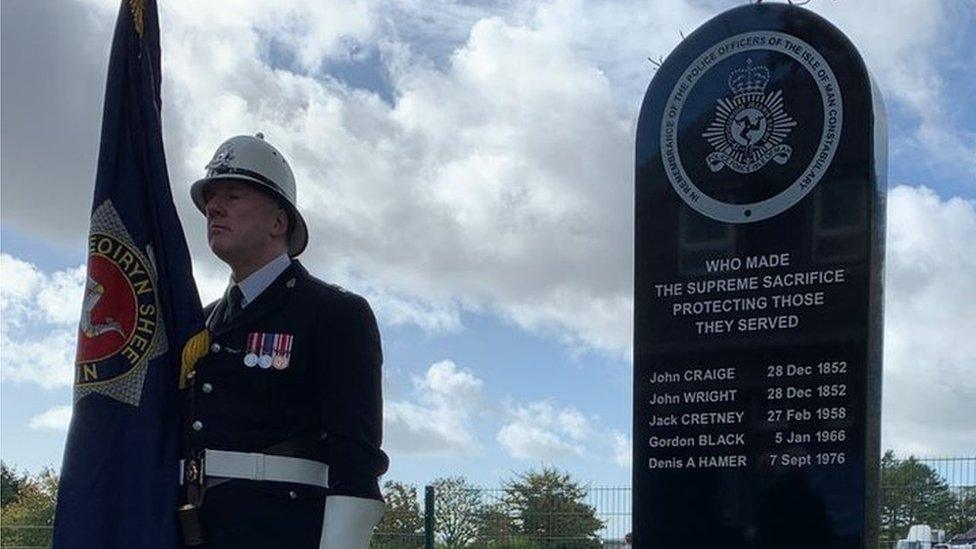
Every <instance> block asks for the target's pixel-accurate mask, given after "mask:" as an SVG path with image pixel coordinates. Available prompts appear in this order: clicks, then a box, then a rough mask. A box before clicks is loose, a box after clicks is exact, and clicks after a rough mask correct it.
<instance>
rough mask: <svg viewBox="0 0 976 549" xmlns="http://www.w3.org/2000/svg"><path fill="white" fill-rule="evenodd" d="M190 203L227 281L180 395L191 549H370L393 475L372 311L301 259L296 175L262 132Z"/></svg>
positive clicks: (220, 158) (218, 158)
mask: <svg viewBox="0 0 976 549" xmlns="http://www.w3.org/2000/svg"><path fill="white" fill-rule="evenodd" d="M191 195H192V197H193V201H194V203H195V204H196V205H197V207H198V208H199V209H200V210H201V211H202V212H203V213H204V214H205V215H206V217H207V236H208V241H209V244H210V248H211V249H212V250H213V252H214V254H216V255H217V257H219V258H220V259H221V260H222V261H224V262H225V263H227V264H228V265H229V266H230V268H231V270H232V277H231V284H230V285H229V287H228V289H227V291H226V293H225V294H224V297H223V298H222V299H220V300H219V301H217V302H216V303H212V304H210V305H209V306H207V308H206V309H205V314H206V315H207V327H208V329H209V331H210V334H211V340H210V341H211V344H210V352H209V353H208V354H207V355H206V356H204V357H203V358H201V359H200V360H199V361H198V362H197V364H196V367H195V369H194V371H193V372H192V373H191V374H190V375H189V376H188V377H189V380H188V382H187V383H188V387H187V389H186V391H185V392H184V447H185V452H184V455H185V458H186V459H185V460H184V466H183V475H182V478H183V484H184V486H186V489H187V500H186V503H187V504H186V505H184V506H183V508H182V509H181V519H182V520H183V521H184V533H185V534H186V536H185V537H186V541H187V543H188V545H200V544H201V543H204V544H205V546H206V547H208V548H223V547H234V548H238V547H262V548H263V547H287V548H303V547H308V548H312V547H328V548H329V549H352V548H359V547H363V548H365V547H366V546H367V545H368V542H369V536H370V533H371V531H372V528H373V526H374V525H375V524H376V523H377V522H378V521H379V519H380V517H381V516H382V511H383V504H382V500H381V497H380V492H379V486H378V480H377V479H378V477H379V475H381V474H382V473H384V472H385V471H386V468H387V466H388V460H387V457H386V455H385V454H384V453H383V451H382V450H380V443H381V438H382V396H381V387H380V366H381V363H382V352H381V350H380V336H379V331H378V330H377V327H376V320H375V319H374V317H373V313H372V311H371V310H370V308H369V305H368V304H367V303H366V300H364V299H363V298H362V297H360V296H358V295H355V294H353V293H350V292H347V291H345V290H343V289H341V288H339V287H336V286H332V285H329V284H326V283H323V282H321V281H319V280H317V279H316V278H314V277H312V276H311V275H309V273H308V272H307V271H306V270H305V268H304V267H303V266H302V265H301V264H300V263H299V262H298V261H297V260H295V259H294V257H296V256H297V255H299V254H300V253H301V252H302V250H304V249H305V246H306V243H307V241H308V231H307V229H306V225H305V221H304V219H303V218H302V215H301V213H299V211H298V209H297V207H296V201H295V180H294V176H293V175H292V171H291V168H290V167H289V165H288V162H287V161H286V160H285V158H284V157H283V156H282V155H281V153H280V152H279V151H277V150H276V149H275V148H274V147H272V146H271V145H270V144H268V143H267V142H266V141H264V139H263V136H262V135H261V134H257V136H256V137H255V136H247V135H242V136H237V137H232V138H231V139H229V140H227V141H226V142H224V143H223V144H222V145H221V146H220V148H218V149H217V152H216V153H215V155H214V158H213V160H212V161H211V162H210V163H209V164H208V165H207V174H206V177H204V178H203V179H200V180H199V181H197V182H195V183H194V184H193V186H192V189H191Z"/></svg>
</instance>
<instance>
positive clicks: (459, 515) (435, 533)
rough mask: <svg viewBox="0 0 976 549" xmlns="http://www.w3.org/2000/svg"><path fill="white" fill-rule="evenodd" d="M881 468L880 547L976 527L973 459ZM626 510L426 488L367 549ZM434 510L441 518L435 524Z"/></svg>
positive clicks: (3, 540)
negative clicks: (918, 527)
mask: <svg viewBox="0 0 976 549" xmlns="http://www.w3.org/2000/svg"><path fill="white" fill-rule="evenodd" d="M882 470H883V474H882V479H881V492H882V493H881V500H882V504H881V508H880V509H879V516H880V523H881V537H880V541H879V549H891V547H892V546H893V545H894V542H895V541H897V540H898V539H899V538H901V537H902V536H904V535H905V533H906V532H907V530H908V527H909V526H911V525H912V524H929V525H930V526H932V527H934V528H942V529H944V530H946V533H947V535H948V536H949V537H951V536H952V535H953V534H956V533H959V532H962V531H964V530H966V529H968V528H971V527H973V526H976V457H967V458H928V459H917V460H916V459H908V460H894V459H892V460H891V461H888V462H887V463H886V466H885V467H884V468H883V469H882ZM459 502H460V503H459ZM630 506H631V490H630V488H629V487H594V486H584V490H583V494H582V497H581V498H579V499H578V500H574V501H568V500H567V498H562V497H559V496H550V497H548V499H547V498H546V497H541V498H535V499H534V500H532V499H531V498H529V501H526V500H522V501H519V502H514V503H513V501H512V495H511V494H510V493H508V492H507V491H506V490H505V489H503V488H478V489H472V490H466V491H465V493H464V494H462V497H460V498H457V497H455V498H452V499H451V500H450V501H447V502H445V500H444V498H443V497H439V495H438V494H437V493H436V492H435V490H434V489H433V487H430V486H428V487H427V489H426V490H425V492H424V496H423V500H422V501H418V502H417V505H416V506H415V508H414V509H412V510H411V509H407V510H406V511H401V512H403V513H404V516H402V517H397V516H396V515H395V514H392V515H388V517H387V518H388V519H393V520H387V519H384V524H388V525H389V524H392V525H394V526H396V525H400V527H396V528H392V529H390V528H388V529H386V530H378V531H377V532H376V534H375V535H374V537H373V544H372V545H373V547H375V548H381V549H423V548H431V549H433V548H437V549H448V548H454V547H468V548H472V549H481V548H512V549H536V548H539V549H542V548H545V549H557V548H560V549H561V548H565V549H584V548H586V549H590V548H593V549H597V548H599V549H617V548H619V547H621V546H622V545H623V538H624V535H625V534H626V533H627V532H629V531H630V529H631V517H630ZM438 508H441V515H440V518H441V520H440V521H435V518H437V512H438ZM407 515H409V516H407ZM448 519H450V520H448ZM50 539H51V527H50V526H49V525H26V526H23V525H10V524H0V548H3V549H38V548H44V547H49V546H50Z"/></svg>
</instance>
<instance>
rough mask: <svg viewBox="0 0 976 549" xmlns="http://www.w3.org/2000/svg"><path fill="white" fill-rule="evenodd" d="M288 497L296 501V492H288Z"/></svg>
mask: <svg viewBox="0 0 976 549" xmlns="http://www.w3.org/2000/svg"><path fill="white" fill-rule="evenodd" d="M288 497H290V498H291V499H298V492H296V491H294V490H288Z"/></svg>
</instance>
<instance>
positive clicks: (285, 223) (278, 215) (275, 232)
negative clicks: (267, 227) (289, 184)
mask: <svg viewBox="0 0 976 549" xmlns="http://www.w3.org/2000/svg"><path fill="white" fill-rule="evenodd" d="M276 206H278V207H277V208H275V213H274V216H275V217H274V222H273V223H272V225H271V234H272V236H275V237H279V236H280V237H282V238H285V237H286V236H287V235H288V229H289V227H291V214H290V212H289V211H288V209H287V208H282V207H281V206H279V205H277V204H276Z"/></svg>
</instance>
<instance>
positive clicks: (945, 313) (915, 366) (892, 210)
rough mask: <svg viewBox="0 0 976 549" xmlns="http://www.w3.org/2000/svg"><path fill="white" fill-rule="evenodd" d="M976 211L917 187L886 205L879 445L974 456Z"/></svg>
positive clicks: (900, 191)
mask: <svg viewBox="0 0 976 549" xmlns="http://www.w3.org/2000/svg"><path fill="white" fill-rule="evenodd" d="M974 242H976V203H974V202H973V201H971V200H963V199H960V198H952V199H949V200H943V199H941V198H939V197H938V196H937V195H936V194H935V193H934V192H933V191H932V190H930V189H928V188H925V187H906V186H901V187H896V188H895V189H893V190H892V191H891V193H890V195H889V198H888V242H887V246H888V254H887V266H886V267H887V277H886V289H885V290H886V308H885V370H884V405H883V409H882V413H883V439H884V441H883V442H884V445H885V447H886V448H893V449H895V450H897V451H899V452H902V453H909V452H913V453H916V454H921V455H934V454H951V455H972V454H973V452H976V423H974V422H973V421H972V418H973V414H974V412H976V407H974V404H973V403H974V402H976V376H974V375H973V368H974V366H976V338H973V334H974V333H976V313H974V312H973V308H972V303H973V302H974V301H976V275H974V273H976V255H974V254H973V249H974V248H973V243H974Z"/></svg>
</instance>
